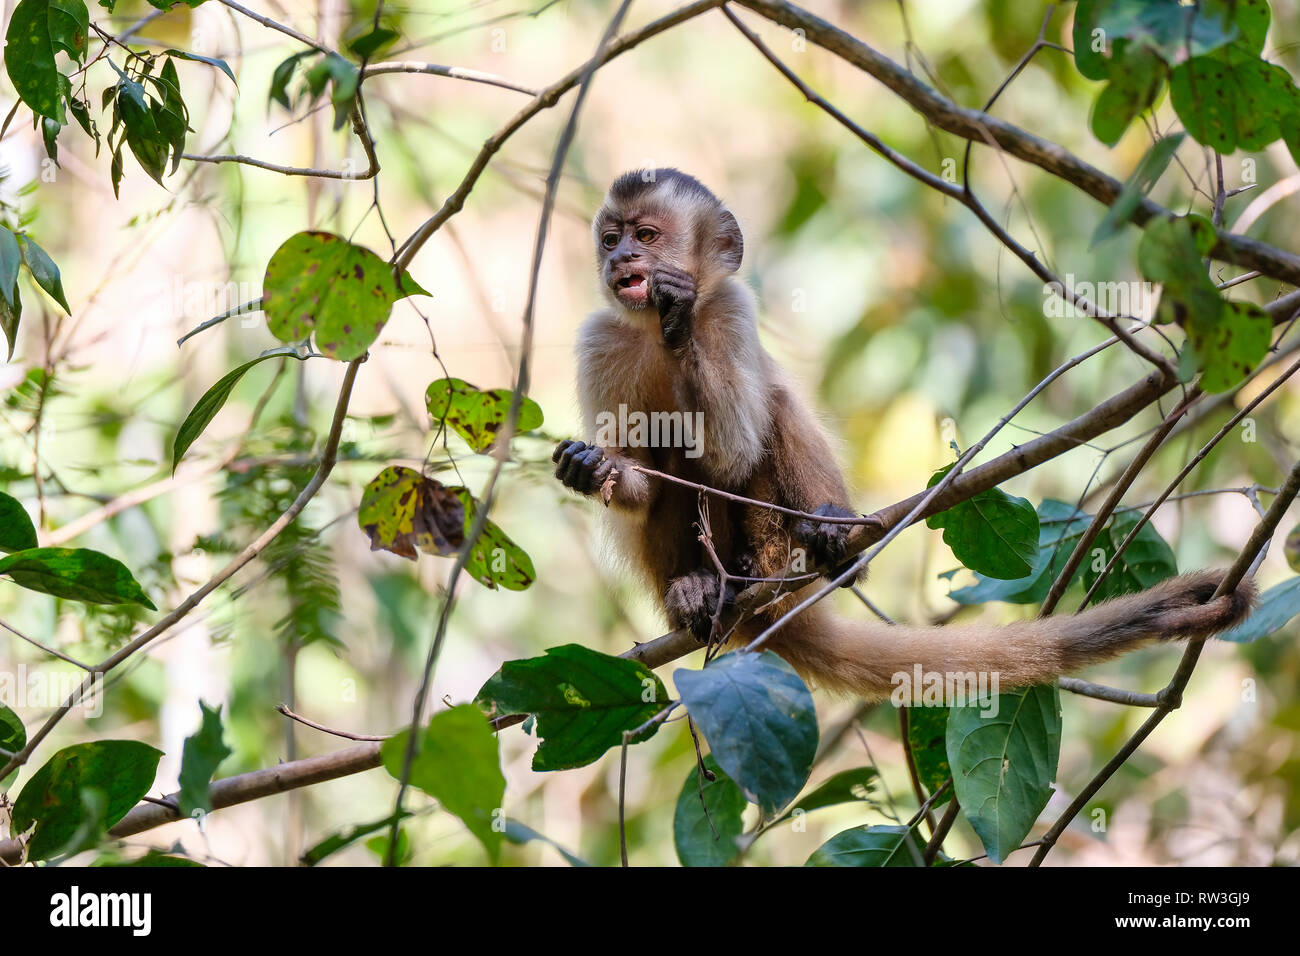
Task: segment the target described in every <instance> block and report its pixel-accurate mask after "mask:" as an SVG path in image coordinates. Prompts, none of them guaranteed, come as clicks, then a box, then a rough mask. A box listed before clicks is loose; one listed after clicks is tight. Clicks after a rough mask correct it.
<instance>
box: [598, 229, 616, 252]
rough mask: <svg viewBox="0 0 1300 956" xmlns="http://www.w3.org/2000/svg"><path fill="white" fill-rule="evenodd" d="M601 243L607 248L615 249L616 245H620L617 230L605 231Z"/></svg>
mask: <svg viewBox="0 0 1300 956" xmlns="http://www.w3.org/2000/svg"><path fill="white" fill-rule="evenodd" d="M600 244H601V245H602V246H604V247H605V248H606V249H613V248H614V247H615V246H616V245H618V233H616V232H607V233H605V234H604V235H603V236H601V237H600Z"/></svg>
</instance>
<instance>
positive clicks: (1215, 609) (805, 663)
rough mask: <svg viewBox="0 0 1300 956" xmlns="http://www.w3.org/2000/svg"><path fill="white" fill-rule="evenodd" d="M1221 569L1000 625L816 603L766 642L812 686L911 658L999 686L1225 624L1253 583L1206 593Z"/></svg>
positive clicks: (910, 666)
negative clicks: (856, 612) (932, 622)
mask: <svg viewBox="0 0 1300 956" xmlns="http://www.w3.org/2000/svg"><path fill="white" fill-rule="evenodd" d="M1223 574H1224V572H1223V571H1197V572H1194V573H1192V574H1184V575H1182V576H1180V577H1176V578H1170V579H1169V580H1167V581H1163V582H1161V583H1160V584H1158V585H1156V586H1155V587H1153V588H1150V589H1148V590H1146V591H1142V592H1141V593H1138V594H1130V595H1126V596H1124V597H1120V598H1115V599H1114V600H1111V601H1107V602H1105V603H1104V604H1099V605H1097V606H1096V607H1093V608H1089V609H1088V610H1086V611H1084V612H1083V613H1081V614H1063V615H1058V616H1052V617H1047V618H1038V619H1034V620H1026V621H1017V622H1015V623H1012V624H1008V625H1005V626H1002V627H997V626H992V625H981V624H969V625H955V626H951V627H910V626H906V625H890V624H885V623H883V622H879V621H874V620H852V619H847V618H841V617H839V616H837V615H835V614H834V613H832V612H831V611H830V610H829V609H828V608H827V607H826V605H825V604H824V603H818V604H815V605H813V606H812V607H810V608H808V610H807V611H805V612H804V613H803V614H801V615H799V616H798V617H796V618H795V619H793V620H792V621H791V622H790V623H789V624H787V625H785V626H784V627H782V629H781V630H780V631H778V632H777V633H776V634H774V635H773V636H772V638H771V639H770V640H769V642H768V646H769V647H770V648H771V649H772V650H774V651H776V652H777V653H778V654H780V655H781V656H782V657H784V658H785V659H786V660H787V661H789V662H790V663H791V664H792V665H793V666H794V668H795V670H797V671H799V673H800V674H801V675H802V676H803V677H804V679H805V680H808V681H809V682H810V683H812V684H813V685H814V686H817V687H823V688H826V689H828V690H837V691H845V692H848V693H852V694H856V695H859V696H862V697H866V698H868V699H875V698H881V697H887V696H889V695H890V693H891V692H893V691H894V690H895V689H896V688H898V687H900V686H902V685H903V683H904V682H913V683H914V682H915V679H916V668H917V666H918V665H919V667H920V669H921V671H922V672H923V674H924V675H929V674H939V675H948V674H970V673H972V672H973V673H975V674H977V675H979V674H982V675H985V677H986V679H989V680H990V681H991V678H992V676H993V675H996V677H997V681H998V684H997V686H998V688H999V689H1001V690H1006V689H1010V688H1012V687H1023V686H1027V685H1030V684H1039V683H1043V682H1046V681H1053V680H1055V679H1056V678H1057V677H1058V676H1059V675H1061V674H1067V673H1070V672H1071V671H1075V670H1078V669H1079V668H1082V667H1086V666H1087V665H1089V664H1095V663H1098V662H1100V661H1105V660H1109V659H1110V658H1112V657H1116V656H1117V655H1119V654H1122V653H1124V652H1126V651H1129V650H1132V649H1134V648H1137V647H1140V646H1141V645H1143V644H1146V643H1148V642H1150V641H1153V640H1174V639H1177V638H1189V637H1202V636H1210V635H1213V634H1217V633H1219V632H1220V631H1224V630H1227V629H1228V628H1230V627H1232V626H1233V625H1234V624H1237V623H1238V622H1240V621H1242V620H1243V619H1244V618H1245V617H1246V616H1247V615H1248V614H1249V613H1250V612H1251V611H1252V610H1253V608H1254V606H1255V598H1256V589H1255V585H1254V582H1253V581H1251V580H1246V581H1243V582H1242V583H1241V584H1240V585H1239V586H1238V587H1237V590H1236V591H1234V592H1233V593H1232V594H1227V595H1224V596H1223V597H1220V598H1217V599H1215V600H1214V601H1210V598H1211V597H1212V596H1213V594H1214V591H1215V588H1217V587H1218V584H1219V582H1220V581H1221V580H1222V579H1223ZM925 679H926V680H930V679H931V678H929V677H928V676H927V677H925ZM990 686H991V684H990Z"/></svg>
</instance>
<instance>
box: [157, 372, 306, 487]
mask: <svg viewBox="0 0 1300 956" xmlns="http://www.w3.org/2000/svg"><path fill="white" fill-rule="evenodd" d="M285 357H288V358H296V359H303V358H304V356H302V355H299V354H298V353H297V352H296V351H294V350H293V349H273V350H272V351H270V352H267V353H266V354H264V355H259V356H258V357H257V358H255V359H253V360H252V361H251V362H245V363H244V364H243V365H241V366H239V368H237V369H235V370H234V371H232V372H227V373H226V374H225V375H223V376H222V377H221V378H220V379H218V380H217V383H216V384H215V385H213V386H212V387H211V388H210V389H208V390H207V391H206V392H204V393H203V397H202V398H200V399H199V400H198V401H197V402H195V404H194V407H193V408H191V409H190V413H189V414H188V415H186V416H185V421H183V422H181V427H180V428H178V429H177V430H176V438H175V439H173V441H172V473H173V474H175V472H176V466H177V465H179V464H180V462H181V459H182V458H184V457H185V452H186V451H188V450H189V447H190V446H191V445H193V444H194V442H195V441H196V440H197V439H198V437H199V436H200V435H202V434H203V431H204V429H206V428H207V427H208V425H210V424H212V419H214V418H216V417H217V412H219V411H221V409H222V406H224V405H225V404H226V400H227V399H229V398H230V395H231V393H232V392H234V390H235V386H236V385H238V384H239V380H240V379H242V378H243V377H244V373H245V372H247V371H248V370H249V369H250V368H252V367H253V366H254V365H257V364H258V363H260V362H265V361H266V360H267V359H272V358H285Z"/></svg>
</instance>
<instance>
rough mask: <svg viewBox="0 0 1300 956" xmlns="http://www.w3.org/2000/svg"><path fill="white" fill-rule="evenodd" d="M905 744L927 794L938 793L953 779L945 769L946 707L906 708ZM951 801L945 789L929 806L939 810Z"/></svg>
mask: <svg viewBox="0 0 1300 956" xmlns="http://www.w3.org/2000/svg"><path fill="white" fill-rule="evenodd" d="M907 741H908V743H909V744H910V745H911V747H912V760H913V761H914V762H915V763H916V775H917V777H919V778H920V780H921V783H922V784H924V786H925V789H926V791H927V792H928V793H931V794H933V793H936V792H938V790H939V788H940V787H942V786H943V785H944V784H945V783H946V782H947V781H948V778H949V777H951V776H952V768H951V767H949V766H948V743H947V741H948V708H947V707H908V708H907ZM951 799H952V791H951V790H948V791H947V792H946V793H944V795H943V796H942V797H940V798H939V799H937V800H935V801H934V803H932V804H930V806H931V807H941V806H943V805H944V804H945V803H947V802H948V801H949V800H951Z"/></svg>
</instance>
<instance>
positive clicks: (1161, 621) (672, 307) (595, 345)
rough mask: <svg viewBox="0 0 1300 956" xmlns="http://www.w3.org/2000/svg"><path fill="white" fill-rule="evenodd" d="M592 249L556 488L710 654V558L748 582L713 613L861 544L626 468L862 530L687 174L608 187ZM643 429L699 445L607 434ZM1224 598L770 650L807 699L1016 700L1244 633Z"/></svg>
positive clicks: (807, 629)
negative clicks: (574, 431)
mask: <svg viewBox="0 0 1300 956" xmlns="http://www.w3.org/2000/svg"><path fill="white" fill-rule="evenodd" d="M592 232H593V234H594V237H595V241H596V256H597V264H598V269H599V275H600V282H601V285H602V287H603V288H604V290H605V294H606V296H607V298H608V300H609V305H608V306H607V307H606V308H603V309H601V310H600V311H599V312H596V313H595V314H594V315H592V316H591V317H590V318H589V319H587V321H586V322H585V323H584V324H583V326H582V329H581V332H580V333H579V336H578V343H577V359H578V393H579V401H580V404H581V407H582V418H583V426H584V429H585V440H584V441H572V440H570V441H563V442H561V443H560V444H559V446H558V447H557V448H556V449H555V454H554V456H553V461H555V463H556V469H555V475H556V477H557V478H559V479H560V480H561V481H562V482H563V483H564V484H565V485H566V486H567V487H569V488H571V489H573V490H574V491H577V492H579V493H581V494H584V495H588V496H592V497H596V498H598V499H600V500H603V501H604V502H605V504H606V506H607V512H606V516H607V519H608V523H609V526H610V527H609V530H610V531H612V532H613V535H614V545H615V550H616V551H617V552H618V554H619V555H620V556H621V557H622V558H623V559H624V560H625V561H626V562H627V563H628V564H629V565H630V566H631V567H632V568H634V569H635V570H636V571H638V572H639V573H640V574H641V575H642V576H643V578H644V580H645V583H646V584H647V585H648V586H649V587H650V588H652V590H653V591H654V593H656V594H657V595H659V597H660V599H661V602H662V606H663V609H664V612H665V614H666V616H667V618H668V621H669V623H670V624H671V625H672V626H673V627H688V628H690V629H691V630H692V631H693V632H694V633H695V634H696V636H697V637H699V638H700V639H701V640H703V639H704V638H706V637H707V636H708V635H709V632H710V627H711V624H712V619H713V616H714V614H715V611H716V610H717V608H718V606H719V590H720V587H721V584H720V578H719V575H718V573H717V570H716V567H717V565H716V564H715V561H714V559H715V557H716V560H717V562H719V563H721V565H722V567H724V568H725V569H726V571H727V573H728V575H729V576H730V575H736V576H738V577H739V578H741V580H739V581H737V582H729V585H728V587H727V588H726V591H725V593H723V594H722V595H721V599H722V601H723V603H726V602H730V601H731V600H732V599H733V598H734V597H735V593H736V590H737V589H738V588H743V587H745V586H747V583H748V582H746V581H744V580H743V579H744V578H750V579H753V578H768V577H775V576H779V575H781V574H783V573H784V571H785V569H786V568H787V565H788V564H789V563H790V561H791V559H792V556H797V555H798V554H800V553H802V554H804V555H805V556H806V558H807V563H806V564H807V567H808V568H810V569H811V568H812V567H814V566H820V567H827V568H835V567H837V566H843V565H844V563H845V558H846V550H845V549H846V542H847V540H848V537H849V534H850V532H851V530H852V526H851V525H848V524H842V523H828V522H822V521H815V520H810V519H807V518H795V517H792V516H789V515H785V514H782V513H781V512H778V511H773V510H771V509H768V508H760V507H756V506H753V505H745V504H742V503H737V502H735V501H729V500H727V499H724V498H721V497H719V496H716V495H708V494H704V495H701V494H699V492H698V491H697V490H695V489H692V488H689V487H684V486H682V485H679V484H676V483H673V482H668V481H666V480H663V479H660V478H656V477H654V476H652V475H647V474H645V473H643V472H641V471H638V470H637V469H636V467H635V466H638V465H639V466H643V467H647V468H651V469H654V470H656V471H659V472H663V473H666V474H671V475H674V476H677V477H678V478H683V479H687V480H689V481H692V482H696V483H698V484H702V485H707V486H710V487H712V488H716V489H720V490H722V491H727V492H731V493H733V494H736V495H740V496H743V497H745V498H750V499H757V500H759V501H766V502H772V503H775V504H777V505H782V506H784V507H786V508H789V509H794V510H797V511H801V512H805V513H810V514H812V515H815V516H819V517H831V516H835V517H856V515H855V513H854V512H853V511H851V510H850V509H849V507H848V504H849V495H848V491H847V489H846V487H845V483H844V479H843V477H842V476H841V474H840V470H839V468H838V467H837V466H836V463H835V460H834V455H833V454H832V452H831V447H830V444H829V442H828V441H827V439H826V436H825V435H824V434H823V432H822V430H821V428H820V426H819V424H818V422H817V420H816V419H815V418H814V416H813V415H812V414H811V413H810V412H809V410H808V409H807V408H806V406H805V405H804V404H803V402H802V401H801V400H800V398H799V397H798V396H797V394H796V392H795V389H794V388H793V387H792V385H791V384H790V382H789V381H788V380H787V377H786V375H785V373H784V372H783V371H782V369H781V368H780V367H779V366H778V365H777V364H776V362H775V361H774V360H773V359H772V357H771V356H769V355H768V354H767V352H766V351H764V349H763V347H762V346H761V345H760V344H759V341H758V327H757V322H756V319H755V315H756V308H755V303H754V300H753V297H752V296H751V295H750V293H749V291H748V289H747V288H746V287H745V286H744V285H743V284H742V283H741V282H740V281H738V280H737V279H736V277H735V273H736V270H737V269H739V268H740V261H741V257H742V254H743V252H744V240H743V239H742V237H741V232H740V226H739V224H738V223H737V222H736V217H735V216H733V215H732V214H731V213H730V212H729V211H728V210H727V209H726V207H725V206H724V205H723V204H722V203H721V202H720V201H719V200H718V198H717V197H716V196H714V195H713V193H712V192H710V191H709V189H707V188H706V187H705V186H704V185H703V184H701V183H700V182H699V181H698V180H696V179H695V178H693V177H691V176H688V175H686V174H685V173H682V172H679V171H678V170H675V169H655V170H639V171H634V172H630V173H626V174H625V175H623V176H620V177H619V178H618V179H617V180H616V181H615V182H614V184H613V186H611V187H610V190H609V195H608V196H607V197H606V199H605V202H604V205H602V206H601V208H600V211H599V212H598V213H597V214H596V218H595V221H594V222H593V224H592ZM636 413H641V416H644V417H643V418H642V419H641V421H642V422H645V421H651V422H655V421H657V422H660V423H667V422H674V421H676V422H680V423H684V424H685V425H690V424H692V423H698V424H699V426H700V427H698V428H696V429H694V431H693V433H691V434H690V435H689V437H690V438H691V439H692V442H691V443H690V444H687V443H686V442H685V441H684V440H678V441H669V442H667V443H665V442H662V441H656V440H655V439H657V438H662V437H663V436H662V434H656V433H655V430H654V429H650V430H649V432H648V433H647V430H646V429H645V428H644V427H643V428H641V429H640V430H639V431H636V430H635V429H627V428H625V429H623V431H624V432H627V434H618V433H617V431H618V429H617V428H616V427H614V425H613V424H612V423H617V422H629V421H635V419H636V418H637V417H638V416H637V415H636ZM656 413H657V414H658V416H659V417H658V418H656V417H655V415H656ZM672 413H677V414H675V415H674V414H672ZM660 431H662V429H660ZM690 431H691V429H689V428H685V427H683V428H682V429H681V430H680V434H679V435H678V437H679V438H685V437H686V436H687V433H688V432H690ZM701 528H707V530H708V536H709V549H706V547H705V545H704V544H703V543H702V542H701ZM797 549H802V552H800V551H799V550H797ZM710 550H711V552H712V553H710ZM1221 579H1222V572H1217V571H1201V572H1197V573H1193V574H1185V575H1182V576H1181V577H1176V578H1172V579H1170V580H1168V581H1164V582H1162V583H1161V584H1158V585H1156V586H1155V587H1153V588H1151V589H1149V590H1147V591H1143V592H1142V593H1140V594H1133V595H1128V596H1125V597H1120V598H1116V599H1115V600H1112V601H1109V602H1107V603H1104V604H1101V605H1098V606H1096V607H1093V608H1091V609H1089V610H1087V611H1085V612H1083V613H1081V614H1075V615H1061V616H1055V617H1048V618H1041V619H1036V620H1026V621H1020V622H1016V623H1013V624H1009V625H1006V626H1004V627H994V626H990V625H985V624H979V623H976V624H970V625H954V626H949V627H910V626H903V625H890V624H886V623H883V622H879V621H876V620H873V619H866V620H849V619H844V618H841V617H839V616H837V615H835V614H834V613H832V611H831V609H830V607H829V606H828V605H827V603H826V602H824V601H823V602H818V603H816V604H813V605H812V606H810V607H809V608H807V609H806V610H805V611H803V612H802V613H801V614H799V615H797V616H796V617H795V618H794V619H792V620H790V621H788V622H787V623H786V624H784V625H783V626H782V627H781V628H780V629H779V630H778V631H777V632H776V633H775V634H773V635H772V636H771V637H770V638H769V639H768V641H767V644H766V646H767V647H768V648H770V649H771V650H774V651H775V652H776V653H778V654H780V655H781V656H782V657H784V658H785V659H786V660H787V661H789V662H790V664H792V665H793V666H794V668H795V669H796V670H797V671H798V672H799V673H800V675H802V676H803V677H804V679H805V680H807V681H809V682H810V683H811V684H813V685H815V686H819V687H822V688H827V689H830V690H833V691H842V692H848V693H852V694H856V695H860V696H862V697H864V698H868V699H871V698H880V697H885V696H888V695H889V693H890V691H891V690H892V689H893V687H894V686H895V683H894V681H893V680H892V678H893V676H894V675H896V674H898V673H907V674H911V673H912V672H913V669H914V667H915V666H916V665H918V664H919V665H920V666H921V668H922V670H923V671H926V672H939V673H950V672H958V671H960V672H971V671H975V672H985V673H990V674H992V673H996V674H997V675H998V680H999V684H1000V686H1002V687H1018V686H1025V685H1029V684H1038V683H1042V682H1045V681H1051V680H1054V679H1055V678H1056V677H1057V676H1058V675H1060V674H1063V673H1066V672H1069V671H1074V670H1077V669H1079V668H1081V667H1084V666H1086V665H1089V664H1093V663H1096V662H1099V661H1104V660H1107V659H1108V658H1111V657H1114V656H1116V655H1117V654H1121V653H1123V652H1125V651H1128V650H1130V649H1132V648H1135V647H1138V646H1140V645H1142V644H1145V643H1147V642H1148V641H1151V640H1168V639H1172V638H1178V637H1191V636H1198V637H1199V636H1207V635H1211V634H1214V633H1216V632H1218V631H1222V630H1224V629H1226V628H1228V627H1231V626H1232V625H1233V624H1235V623H1237V622H1238V621H1240V620H1242V619H1243V618H1244V617H1245V616H1246V615H1247V614H1248V613H1250V610H1251V608H1252V607H1253V604H1254V599H1255V588H1254V585H1253V583H1252V582H1250V581H1246V582H1243V584H1242V585H1241V586H1240V587H1239V588H1238V589H1237V590H1236V591H1235V592H1234V593H1233V594H1229V595H1225V596H1223V597H1221V598H1218V599H1217V600H1214V601H1210V598H1211V597H1212V596H1213V593H1214V590H1215V588H1216V586H1217V585H1218V583H1219V581H1220V580H1221ZM820 586H821V585H820V582H816V581H815V582H813V583H811V584H806V585H804V586H803V588H802V590H801V591H796V592H795V593H793V594H790V595H787V596H786V597H784V598H783V599H782V600H780V601H778V602H775V603H774V604H772V605H771V606H769V607H768V608H766V609H765V610H764V611H763V612H762V613H761V614H759V615H757V616H756V617H755V618H753V619H751V620H749V621H747V622H744V623H743V624H741V625H740V626H739V627H738V628H737V629H736V631H735V633H733V634H732V636H731V643H732V644H742V643H744V642H747V641H749V640H750V639H752V638H753V637H754V636H755V635H756V634H758V633H759V632H760V631H761V630H762V629H764V628H765V627H766V626H767V625H768V624H770V623H771V622H772V621H773V620H775V619H776V617H778V616H779V615H780V614H781V613H783V612H784V611H785V610H788V609H789V608H790V607H792V606H793V604H794V603H795V602H797V601H798V600H800V599H801V598H802V597H804V596H806V595H807V594H808V593H811V592H812V591H813V590H816V589H817V588H818V587H820Z"/></svg>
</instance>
